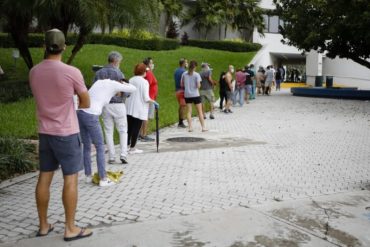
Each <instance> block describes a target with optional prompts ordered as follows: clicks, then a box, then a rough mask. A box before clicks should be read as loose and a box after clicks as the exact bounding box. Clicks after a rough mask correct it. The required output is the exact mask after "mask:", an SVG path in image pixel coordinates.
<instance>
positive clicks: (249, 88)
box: [245, 84, 252, 94]
mask: <svg viewBox="0 0 370 247" xmlns="http://www.w3.org/2000/svg"><path fill="white" fill-rule="evenodd" d="M245 90H246V91H247V93H249V94H250V93H252V85H250V84H247V85H245Z"/></svg>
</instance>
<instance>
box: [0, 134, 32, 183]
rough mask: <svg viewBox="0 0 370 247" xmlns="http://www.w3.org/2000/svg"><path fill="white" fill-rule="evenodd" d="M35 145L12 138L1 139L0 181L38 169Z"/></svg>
mask: <svg viewBox="0 0 370 247" xmlns="http://www.w3.org/2000/svg"><path fill="white" fill-rule="evenodd" d="M35 153H36V148H35V145H33V144H27V143H25V142H23V141H19V140H17V139H14V138H11V137H0V181H2V180H5V179H8V178H11V177H13V176H14V175H16V174H24V173H26V172H30V171H34V170H35V169H36V163H35V157H36V154H35Z"/></svg>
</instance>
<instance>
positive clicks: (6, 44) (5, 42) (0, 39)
mask: <svg viewBox="0 0 370 247" xmlns="http://www.w3.org/2000/svg"><path fill="white" fill-rule="evenodd" d="M76 40H77V35H76V34H73V33H71V34H68V37H67V41H66V43H67V45H70V44H74V43H76ZM43 45H44V34H42V33H30V34H29V36H28V47H42V46H43ZM0 47H2V48H13V47H15V45H14V41H13V39H12V37H11V36H10V35H9V34H7V33H0Z"/></svg>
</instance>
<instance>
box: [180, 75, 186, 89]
mask: <svg viewBox="0 0 370 247" xmlns="http://www.w3.org/2000/svg"><path fill="white" fill-rule="evenodd" d="M184 74H185V73H182V75H181V81H180V86H181V88H185V85H184Z"/></svg>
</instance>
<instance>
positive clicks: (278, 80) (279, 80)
mask: <svg viewBox="0 0 370 247" xmlns="http://www.w3.org/2000/svg"><path fill="white" fill-rule="evenodd" d="M275 80H276V91H280V84H281V81H282V77H281V72H280V69H277V70H276V73H275Z"/></svg>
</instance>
